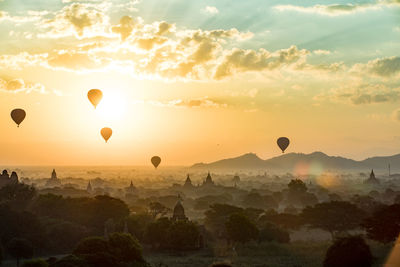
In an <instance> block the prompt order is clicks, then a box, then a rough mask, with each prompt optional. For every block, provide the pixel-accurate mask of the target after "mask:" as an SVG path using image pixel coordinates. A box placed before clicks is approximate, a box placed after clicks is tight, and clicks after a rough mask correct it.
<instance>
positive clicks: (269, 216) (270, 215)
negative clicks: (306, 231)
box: [259, 210, 304, 230]
mask: <svg viewBox="0 0 400 267" xmlns="http://www.w3.org/2000/svg"><path fill="white" fill-rule="evenodd" d="M259 223H261V224H265V223H273V224H275V225H276V226H279V227H282V228H284V229H287V230H297V229H299V228H300V227H301V226H302V225H303V224H304V222H303V220H302V218H301V217H300V216H299V215H295V214H290V213H277V212H276V211H274V210H270V211H268V212H266V213H265V215H263V216H262V217H261V218H260V219H259Z"/></svg>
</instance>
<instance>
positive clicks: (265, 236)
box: [258, 223, 290, 243]
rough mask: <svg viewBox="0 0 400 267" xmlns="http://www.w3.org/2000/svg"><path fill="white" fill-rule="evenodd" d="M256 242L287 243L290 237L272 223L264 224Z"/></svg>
mask: <svg viewBox="0 0 400 267" xmlns="http://www.w3.org/2000/svg"><path fill="white" fill-rule="evenodd" d="M258 241H259V242H265V241H266V242H272V241H275V242H278V243H289V241H290V235H289V232H287V231H285V230H283V229H281V228H279V227H277V226H276V225H274V224H272V223H266V224H265V225H264V227H262V228H261V230H260V233H259V237H258Z"/></svg>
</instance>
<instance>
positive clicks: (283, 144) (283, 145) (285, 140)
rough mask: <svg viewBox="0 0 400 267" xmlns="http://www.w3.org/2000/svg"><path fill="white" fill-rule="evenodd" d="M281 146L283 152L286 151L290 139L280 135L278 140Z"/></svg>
mask: <svg viewBox="0 0 400 267" xmlns="http://www.w3.org/2000/svg"><path fill="white" fill-rule="evenodd" d="M276 142H277V144H278V146H279V148H280V149H281V150H282V153H285V150H286V148H287V147H288V146H289V144H290V141H289V138H287V137H279V138H278V140H277V141H276Z"/></svg>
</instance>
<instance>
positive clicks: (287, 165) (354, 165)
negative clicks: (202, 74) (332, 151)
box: [191, 152, 400, 174]
mask: <svg viewBox="0 0 400 267" xmlns="http://www.w3.org/2000/svg"><path fill="white" fill-rule="evenodd" d="M389 164H390V166H391V170H392V173H393V172H394V171H400V154H397V155H393V156H386V157H372V158H367V159H365V160H361V161H357V160H353V159H348V158H344V157H337V156H328V155H326V154H325V153H322V152H313V153H310V154H303V153H288V154H283V155H281V156H278V157H274V158H270V159H266V160H263V159H261V158H259V157H258V156H257V155H256V154H254V153H247V154H244V155H242V156H239V157H236V158H229V159H222V160H218V161H215V162H211V163H196V164H194V165H193V166H192V167H191V168H194V169H208V170H222V169H224V170H266V171H268V170H272V171H279V172H293V171H295V170H299V169H304V168H308V169H307V170H308V171H307V173H320V172H321V171H363V172H365V171H370V170H371V169H374V170H375V171H379V172H385V174H387V173H388V166H389Z"/></svg>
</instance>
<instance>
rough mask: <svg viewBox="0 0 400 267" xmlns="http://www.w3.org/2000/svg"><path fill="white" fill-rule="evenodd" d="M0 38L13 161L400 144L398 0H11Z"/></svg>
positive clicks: (337, 151)
mask: <svg viewBox="0 0 400 267" xmlns="http://www.w3.org/2000/svg"><path fill="white" fill-rule="evenodd" d="M0 36H1V38H0V123H1V132H0V133H1V134H0V136H1V138H0V152H1V154H2V156H1V162H0V165H148V164H150V158H151V157H152V156H153V155H159V156H160V157H161V158H162V165H190V164H193V163H196V162H211V161H214V160H218V159H222V158H227V157H234V156H238V155H241V154H244V153H248V152H253V153H256V154H257V155H258V156H260V157H261V158H269V157H274V156H279V155H280V154H281V153H280V151H279V148H278V147H277V145H276V140H277V138H278V137H280V136H287V137H288V138H290V140H291V144H290V146H289V148H288V150H287V152H302V153H310V152H313V151H323V152H325V153H327V154H329V155H340V156H345V157H350V158H354V159H364V158H367V157H370V156H376V155H392V154H397V153H399V152H400V149H399V147H400V132H399V130H400V103H399V100H400V0H376V1H339V0H337V1H330V0H324V1H293V0H291V1H289V0H288V1H282V0H280V1H272V0H270V1H263V0H247V1H238V0H230V1H228V0H199V1H188V0H158V1H157V0H114V1H110V0H108V1H103V0H102V1H99V0H86V1H85V0H52V1H47V0H0ZM93 88H98V89H101V90H102V91H103V95H104V97H103V99H102V102H101V103H100V104H99V106H98V107H97V108H96V109H94V107H93V106H92V105H91V104H90V102H89V101H88V99H87V92H88V90H90V89H93ZM15 108H22V109H24V110H25V111H26V113H27V116H26V118H25V120H24V121H23V122H22V124H21V126H20V127H19V128H18V127H16V125H15V123H14V122H13V121H12V120H11V118H10V112H11V110H13V109H15ZM103 127H110V128H112V130H113V135H112V137H111V138H110V140H109V141H108V143H105V142H104V140H103V139H102V137H101V135H100V129H101V128H103Z"/></svg>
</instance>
